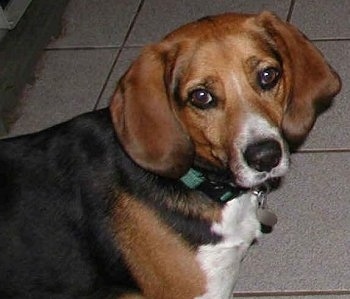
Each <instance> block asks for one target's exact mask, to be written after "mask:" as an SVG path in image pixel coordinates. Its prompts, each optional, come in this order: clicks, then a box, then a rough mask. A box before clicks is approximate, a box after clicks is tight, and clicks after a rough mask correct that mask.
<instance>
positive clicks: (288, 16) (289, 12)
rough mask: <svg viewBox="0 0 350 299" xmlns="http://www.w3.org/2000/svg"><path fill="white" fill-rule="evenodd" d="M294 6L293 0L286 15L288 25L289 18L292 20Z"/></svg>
mask: <svg viewBox="0 0 350 299" xmlns="http://www.w3.org/2000/svg"><path fill="white" fill-rule="evenodd" d="M294 6H295V0H291V1H290V5H289V10H288V15H287V22H288V23H289V22H290V20H291V18H292V14H293V11H294Z"/></svg>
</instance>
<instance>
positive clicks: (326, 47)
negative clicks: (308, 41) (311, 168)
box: [303, 41, 350, 149]
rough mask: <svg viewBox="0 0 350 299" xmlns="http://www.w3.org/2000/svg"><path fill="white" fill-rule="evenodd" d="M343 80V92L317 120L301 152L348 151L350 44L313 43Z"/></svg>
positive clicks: (340, 42) (342, 42)
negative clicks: (322, 150) (305, 150)
mask: <svg viewBox="0 0 350 299" xmlns="http://www.w3.org/2000/svg"><path fill="white" fill-rule="evenodd" d="M315 44H316V46H317V47H318V48H319V49H320V50H321V51H322V52H323V53H324V55H325V56H326V57H327V60H328V61H329V62H330V64H331V65H332V66H333V67H334V69H335V70H336V71H337V72H338V73H339V75H340V77H341V78H342V81H343V85H342V91H341V92H340V94H339V95H338V96H337V97H336V98H335V100H334V104H333V105H332V107H331V108H330V109H329V110H328V111H327V112H326V113H324V114H323V115H321V116H320V117H319V119H318V120H317V122H316V125H315V127H314V129H313V131H312V132H311V134H310V136H309V138H308V140H307V142H306V143H305V145H304V147H303V148H307V149H310V148H317V149H319V148H326V149H332V148H350V117H349V111H350V102H349V100H348V99H349V97H350V77H349V74H350V64H349V63H347V62H348V61H350V41H335V42H334V41H333V42H316V43H315Z"/></svg>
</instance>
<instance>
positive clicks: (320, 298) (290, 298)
mask: <svg viewBox="0 0 350 299" xmlns="http://www.w3.org/2000/svg"><path fill="white" fill-rule="evenodd" d="M235 298H240V296H235ZM244 298H248V299H349V298H350V294H349V295H348V294H347V295H337V294H332V295H322V294H319V293H317V294H315V295H306V296H297V295H283V296H278V295H274V294H273V295H271V296H260V295H259V296H244Z"/></svg>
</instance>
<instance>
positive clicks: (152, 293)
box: [113, 194, 205, 299]
mask: <svg viewBox="0 0 350 299" xmlns="http://www.w3.org/2000/svg"><path fill="white" fill-rule="evenodd" d="M113 218H114V224H115V226H114V227H115V232H116V236H117V238H118V240H119V242H120V244H122V247H121V251H122V253H123V254H124V258H125V260H126V263H127V264H128V266H129V267H130V270H131V272H132V273H133V275H134V277H135V279H136V280H137V282H138V284H139V285H140V287H141V288H142V290H143V294H144V295H145V296H146V298H150V299H174V298H177V299H188V298H194V297H196V296H199V295H201V294H203V293H204V291H205V278H204V276H203V274H202V272H201V270H200V268H199V265H198V264H197V262H196V261H195V253H194V251H193V250H192V249H191V248H190V247H189V246H188V245H187V244H186V243H185V242H184V241H183V239H181V237H180V236H177V235H176V234H174V232H172V231H171V230H170V229H169V228H167V227H165V225H164V223H162V222H161V220H160V219H158V217H157V216H156V214H155V213H154V211H152V210H151V209H150V208H149V207H147V206H146V205H145V204H142V203H141V202H139V201H137V200H136V199H134V198H130V197H128V195H127V194H124V195H123V196H120V197H119V200H118V203H117V206H116V207H115V210H114V217H113Z"/></svg>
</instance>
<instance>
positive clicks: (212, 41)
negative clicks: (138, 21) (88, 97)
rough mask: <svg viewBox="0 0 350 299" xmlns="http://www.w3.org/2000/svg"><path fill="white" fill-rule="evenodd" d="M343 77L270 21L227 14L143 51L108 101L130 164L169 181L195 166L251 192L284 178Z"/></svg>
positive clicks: (263, 16)
mask: <svg viewBox="0 0 350 299" xmlns="http://www.w3.org/2000/svg"><path fill="white" fill-rule="evenodd" d="M339 89H340V80H339V78H338V76H337V75H336V74H335V73H334V71H333V70H332V69H331V68H330V67H329V65H328V64H327V63H326V62H325V61H324V59H323V57H322V55H321V54H320V53H319V52H318V51H317V50H316V49H315V48H314V47H313V46H312V44H311V43H310V42H309V41H307V40H306V38H305V37H304V36H302V34H300V33H299V32H298V31H297V30H296V29H295V28H294V27H292V26H290V25H288V24H285V23H283V22H282V21H280V20H279V19H278V18H277V17H275V16H274V15H271V14H269V13H262V14H260V15H257V16H255V15H237V14H226V15H221V16H216V17H211V18H205V19H202V20H200V21H197V22H195V23H191V24H189V25H186V26H183V27H181V28H180V29H178V30H177V31H174V32H173V33H171V34H170V35H168V36H167V37H166V38H165V39H164V40H163V41H162V42H160V43H159V44H156V45H153V46H150V47H147V48H145V50H144V51H143V53H142V54H141V56H140V57H139V58H138V59H137V60H136V62H135V63H134V64H133V65H132V66H131V68H130V69H129V71H128V72H127V73H126V75H125V76H124V77H123V78H122V79H121V81H120V82H119V85H118V87H117V90H116V93H115V95H114V97H113V100H112V103H111V113H112V118H113V122H114V125H115V128H116V132H117V134H118V137H119V138H120V140H121V142H122V144H123V146H124V148H125V150H126V151H127V153H128V154H129V155H130V156H131V158H133V160H134V161H135V162H136V163H138V164H139V165H141V166H142V167H144V168H146V169H148V170H150V171H152V172H155V173H157V174H160V175H163V176H168V177H173V178H176V177H179V176H181V175H182V174H184V173H185V172H186V171H187V170H188V168H189V167H191V166H192V165H193V163H194V161H196V162H195V163H200V164H201V165H209V168H213V167H214V168H216V169H220V170H224V171H225V170H229V171H230V173H231V174H232V178H233V181H234V183H235V184H237V185H239V186H242V187H247V188H249V187H253V186H256V185H258V184H261V183H263V182H264V181H265V180H267V179H269V178H273V177H279V176H282V175H283V174H284V173H285V172H286V170H287V168H288V161H289V158H288V157H289V153H288V146H287V143H289V144H300V143H301V142H302V141H303V140H304V138H305V137H306V135H307V133H308V132H309V131H310V129H311V128H312V126H313V123H314V121H315V119H316V115H317V114H318V112H319V110H320V109H319V106H320V105H319V104H321V105H322V106H327V105H329V103H330V99H331V98H332V97H333V96H334V95H335V94H336V93H337V92H338V91H339Z"/></svg>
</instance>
